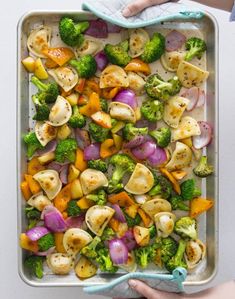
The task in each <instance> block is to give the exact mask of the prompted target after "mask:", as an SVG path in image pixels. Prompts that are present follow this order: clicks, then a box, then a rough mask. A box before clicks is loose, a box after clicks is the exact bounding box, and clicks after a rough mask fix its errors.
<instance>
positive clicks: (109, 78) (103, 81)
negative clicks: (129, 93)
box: [100, 65, 129, 88]
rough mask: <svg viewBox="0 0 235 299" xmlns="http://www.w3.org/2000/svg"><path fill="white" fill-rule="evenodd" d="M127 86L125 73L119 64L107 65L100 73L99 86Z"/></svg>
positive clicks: (127, 81)
mask: <svg viewBox="0 0 235 299" xmlns="http://www.w3.org/2000/svg"><path fill="white" fill-rule="evenodd" d="M128 86H129V80H128V78H127V74H126V72H125V71H124V70H123V69H122V68H121V67H120V66H117V65H109V66H107V67H106V68H105V69H104V70H103V72H102V73H101V76H100V88H108V87H128Z"/></svg>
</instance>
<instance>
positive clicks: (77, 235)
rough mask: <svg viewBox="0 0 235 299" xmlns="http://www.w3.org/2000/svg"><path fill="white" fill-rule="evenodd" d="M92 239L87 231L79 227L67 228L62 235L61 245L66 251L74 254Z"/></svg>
mask: <svg viewBox="0 0 235 299" xmlns="http://www.w3.org/2000/svg"><path fill="white" fill-rule="evenodd" d="M91 241H92V237H91V235H90V234H88V232H86V231H85V230H83V229H80V228H70V229H68V230H67V231H66V232H65V234H64V237H63V245H64V248H65V250H66V252H67V253H68V254H69V255H71V256H75V255H76V254H77V253H79V252H80V250H81V249H82V248H83V247H85V246H86V245H87V244H89V243H90V242H91Z"/></svg>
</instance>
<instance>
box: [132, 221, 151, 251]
mask: <svg viewBox="0 0 235 299" xmlns="http://www.w3.org/2000/svg"><path fill="white" fill-rule="evenodd" d="M133 234H134V238H135V240H136V243H137V244H138V245H139V246H147V245H148V244H149V241H150V233H149V229H148V228H146V227H142V226H138V225H136V226H134V228H133Z"/></svg>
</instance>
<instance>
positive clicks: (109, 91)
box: [102, 87, 121, 100]
mask: <svg viewBox="0 0 235 299" xmlns="http://www.w3.org/2000/svg"><path fill="white" fill-rule="evenodd" d="M120 89H121V88H120V87H113V88H104V89H103V90H102V96H103V97H104V98H105V99H106V100H112V99H113V98H114V97H115V96H116V94H117V93H118V92H119V90H120Z"/></svg>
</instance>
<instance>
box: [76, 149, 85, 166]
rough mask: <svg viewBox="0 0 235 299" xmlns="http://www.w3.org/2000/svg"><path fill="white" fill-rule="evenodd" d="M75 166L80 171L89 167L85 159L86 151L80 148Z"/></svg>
mask: <svg viewBox="0 0 235 299" xmlns="http://www.w3.org/2000/svg"><path fill="white" fill-rule="evenodd" d="M75 167H76V168H77V169H78V170H80V171H83V170H85V169H87V161H85V160H84V153H83V151H82V150H81V149H80V148H77V151H76V159H75Z"/></svg>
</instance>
